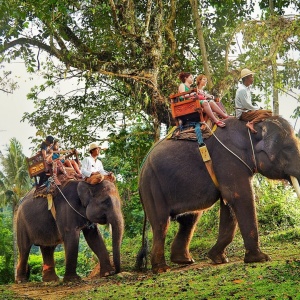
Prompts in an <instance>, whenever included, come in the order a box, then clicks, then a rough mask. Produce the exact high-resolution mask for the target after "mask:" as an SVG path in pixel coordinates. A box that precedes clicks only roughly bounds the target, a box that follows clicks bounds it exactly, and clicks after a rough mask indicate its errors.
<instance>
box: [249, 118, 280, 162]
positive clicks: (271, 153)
mask: <svg viewBox="0 0 300 300" xmlns="http://www.w3.org/2000/svg"><path fill="white" fill-rule="evenodd" d="M261 128H262V130H261V140H260V141H259V142H258V143H257V145H256V147H255V150H256V151H257V152H261V151H263V152H265V153H266V154H267V156H268V158H269V160H270V161H271V162H273V161H274V160H275V159H276V157H277V155H278V152H279V151H280V149H281V147H280V144H281V143H282V142H283V140H282V136H281V135H282V134H281V133H282V128H281V127H280V126H278V124H276V122H273V120H266V121H264V122H263V123H262V126H261Z"/></svg>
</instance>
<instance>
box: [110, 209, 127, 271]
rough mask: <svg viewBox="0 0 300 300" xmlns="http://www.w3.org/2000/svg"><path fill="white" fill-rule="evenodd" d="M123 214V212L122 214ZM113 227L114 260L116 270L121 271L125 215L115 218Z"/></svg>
mask: <svg viewBox="0 0 300 300" xmlns="http://www.w3.org/2000/svg"><path fill="white" fill-rule="evenodd" d="M120 215H121V214H120ZM111 227H112V246H113V261H114V265H115V272H116V273H120V270H121V255H120V252H121V243H122V238H123V231H124V219H123V216H122V215H121V217H119V218H118V219H116V220H114V221H113V222H112V223H111Z"/></svg>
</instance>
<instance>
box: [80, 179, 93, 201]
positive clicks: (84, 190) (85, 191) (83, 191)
mask: <svg viewBox="0 0 300 300" xmlns="http://www.w3.org/2000/svg"><path fill="white" fill-rule="evenodd" d="M77 193H78V196H79V198H80V200H81V203H82V205H83V206H84V207H87V206H88V204H89V202H90V199H91V198H92V191H91V189H90V185H89V184H88V183H86V182H84V181H81V182H79V183H78V186H77Z"/></svg>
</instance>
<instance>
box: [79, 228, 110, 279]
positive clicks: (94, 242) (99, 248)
mask: <svg viewBox="0 0 300 300" xmlns="http://www.w3.org/2000/svg"><path fill="white" fill-rule="evenodd" d="M83 234H84V237H85V239H86V241H87V243H88V245H89V247H90V248H91V249H92V251H93V252H94V253H95V254H96V255H97V257H98V259H99V262H100V277H104V276H109V275H113V274H114V273H115V272H114V268H113V267H112V265H111V262H110V259H109V253H108V251H107V249H106V246H105V244H104V241H103V238H102V235H101V234H100V232H99V230H98V228H97V227H95V228H89V229H87V228H85V229H83Z"/></svg>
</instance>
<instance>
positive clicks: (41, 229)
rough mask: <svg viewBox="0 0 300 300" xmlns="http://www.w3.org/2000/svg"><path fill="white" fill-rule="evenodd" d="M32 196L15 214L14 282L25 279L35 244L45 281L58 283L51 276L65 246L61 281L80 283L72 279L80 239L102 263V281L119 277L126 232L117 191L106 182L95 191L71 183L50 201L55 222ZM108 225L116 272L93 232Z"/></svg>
mask: <svg viewBox="0 0 300 300" xmlns="http://www.w3.org/2000/svg"><path fill="white" fill-rule="evenodd" d="M33 192H34V190H32V191H31V192H30V193H29V194H28V195H27V196H26V197H25V198H24V199H23V201H22V203H21V204H20V206H19V210H18V214H17V242H18V248H19V263H18V266H17V275H16V282H17V283H19V282H24V281H27V280H28V278H29V272H28V271H29V267H28V263H27V260H28V256H29V252H30V248H31V246H32V245H33V244H35V245H38V246H40V249H41V252H42V255H43V281H54V280H58V276H57V275H56V273H55V265H54V264H55V263H54V250H55V248H56V246H57V245H58V244H62V243H63V244H64V249H65V258H66V268H65V275H64V281H72V280H76V279H80V277H79V276H78V275H77V273H76V267H77V257H78V247H79V235H80V232H81V231H82V232H83V234H84V237H85V239H86V241H87V243H88V245H89V247H90V248H91V249H92V250H93V252H94V253H95V254H96V255H97V257H98V259H99V262H100V276H108V275H112V274H114V273H115V272H116V273H118V272H120V265H121V258H120V247H121V241H122V236H123V231H124V221H123V215H122V212H121V201H120V197H119V194H118V191H117V188H116V186H115V185H114V184H113V183H112V182H110V181H107V180H104V181H102V182H101V183H99V184H96V185H90V184H88V183H86V182H78V181H70V182H69V183H68V184H67V185H66V186H64V187H62V188H61V192H62V193H59V192H57V195H56V196H55V197H54V199H53V201H54V204H55V208H56V220H55V219H54V217H53V216H52V214H51V212H50V211H49V210H48V207H47V199H45V198H43V197H39V198H33ZM97 223H98V224H111V227H112V241H113V242H112V245H113V261H114V266H113V265H112V264H111V262H110V258H109V253H108V251H107V249H106V246H105V244H104V241H103V238H102V236H101V234H100V232H99V230H98V228H97Z"/></svg>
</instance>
